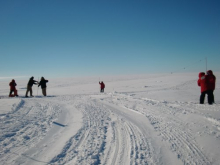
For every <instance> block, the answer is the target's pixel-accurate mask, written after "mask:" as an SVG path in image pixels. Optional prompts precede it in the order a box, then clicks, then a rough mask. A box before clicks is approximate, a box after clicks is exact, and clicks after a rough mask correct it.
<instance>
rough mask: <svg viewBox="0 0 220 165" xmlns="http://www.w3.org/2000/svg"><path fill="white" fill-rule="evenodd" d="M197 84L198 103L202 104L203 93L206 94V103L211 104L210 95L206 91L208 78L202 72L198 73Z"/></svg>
mask: <svg viewBox="0 0 220 165" xmlns="http://www.w3.org/2000/svg"><path fill="white" fill-rule="evenodd" d="M197 83H198V86H200V87H201V95H200V104H204V100H205V95H206V94H207V95H208V103H209V104H211V97H210V95H209V93H208V84H207V83H208V79H207V76H206V75H205V73H204V72H200V73H199V79H198V81H197Z"/></svg>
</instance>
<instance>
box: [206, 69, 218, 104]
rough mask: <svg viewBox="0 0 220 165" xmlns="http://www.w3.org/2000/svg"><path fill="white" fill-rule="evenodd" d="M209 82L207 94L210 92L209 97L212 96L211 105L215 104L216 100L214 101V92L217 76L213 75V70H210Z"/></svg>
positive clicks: (208, 74) (208, 72)
mask: <svg viewBox="0 0 220 165" xmlns="http://www.w3.org/2000/svg"><path fill="white" fill-rule="evenodd" d="M206 77H207V81H208V83H207V84H208V86H207V88H208V89H207V90H208V91H207V92H208V95H210V97H211V98H210V102H211V104H212V103H215V99H214V94H213V92H214V90H215V81H216V78H215V75H213V72H212V70H208V71H207V76H206Z"/></svg>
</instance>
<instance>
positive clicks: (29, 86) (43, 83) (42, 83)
mask: <svg viewBox="0 0 220 165" xmlns="http://www.w3.org/2000/svg"><path fill="white" fill-rule="evenodd" d="M47 82H48V80H45V79H44V77H41V80H40V82H38V81H36V80H34V77H31V78H30V80H29V81H28V84H27V91H26V95H25V97H28V93H29V92H30V96H31V97H33V90H32V87H33V85H34V84H35V85H37V84H38V87H39V86H41V89H42V94H43V95H44V96H47V92H46V88H47V85H46V83H47ZM9 86H10V92H9V97H15V96H16V97H17V96H18V92H17V89H16V86H17V84H16V82H15V80H14V79H12V81H11V82H10V83H9ZM12 93H14V94H12Z"/></svg>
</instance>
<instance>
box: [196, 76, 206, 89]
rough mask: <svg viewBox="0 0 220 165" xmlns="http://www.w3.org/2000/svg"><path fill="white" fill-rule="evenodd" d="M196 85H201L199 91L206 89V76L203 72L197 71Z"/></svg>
mask: <svg viewBox="0 0 220 165" xmlns="http://www.w3.org/2000/svg"><path fill="white" fill-rule="evenodd" d="M197 83H198V86H200V87H201V92H205V91H207V89H208V88H207V77H206V75H205V73H204V72H200V73H199V79H198V81H197Z"/></svg>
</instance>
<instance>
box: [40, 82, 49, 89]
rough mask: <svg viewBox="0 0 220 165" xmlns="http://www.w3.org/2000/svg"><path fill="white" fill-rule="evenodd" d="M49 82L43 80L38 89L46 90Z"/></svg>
mask: <svg viewBox="0 0 220 165" xmlns="http://www.w3.org/2000/svg"><path fill="white" fill-rule="evenodd" d="M47 82H48V80H41V81H40V83H39V85H38V87H39V86H41V88H42V89H43V88H46V87H47V85H46V83H47Z"/></svg>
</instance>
